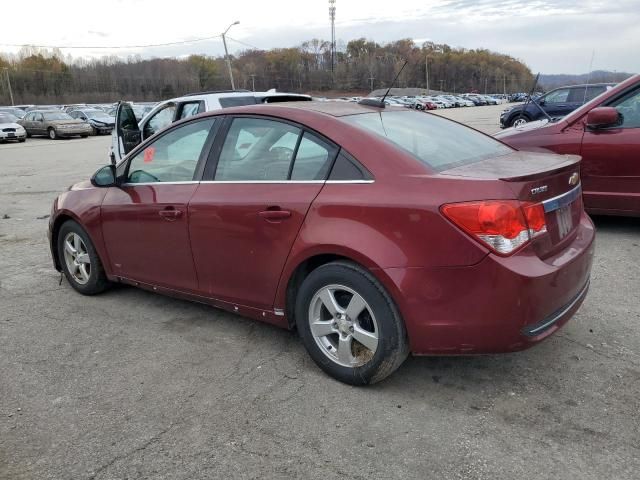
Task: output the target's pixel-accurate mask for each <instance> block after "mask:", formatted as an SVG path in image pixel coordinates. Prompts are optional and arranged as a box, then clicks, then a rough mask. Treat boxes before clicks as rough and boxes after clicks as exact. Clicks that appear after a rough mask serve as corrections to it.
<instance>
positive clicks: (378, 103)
mask: <svg viewBox="0 0 640 480" xmlns="http://www.w3.org/2000/svg"><path fill="white" fill-rule="evenodd" d="M406 66H407V60H405V61H404V64H403V65H402V67H401V68H400V71H399V72H398V73H397V75H396V77H395V78H394V79H393V82H391V85H389V88H387V91H386V92H385V94H384V96H383V97H382V99H381V100H377V99H375V98H363V99H362V100H360V101H359V102H358V103H359V104H360V105H369V106H370V107H378V108H384V107H385V105H384V99H385V98H387V95H389V92H390V91H391V88H392V87H393V86H394V85H395V84H396V80H398V77H399V76H400V74H401V73H402V70H404V67H406Z"/></svg>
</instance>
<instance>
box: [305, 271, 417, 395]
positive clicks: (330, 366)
mask: <svg viewBox="0 0 640 480" xmlns="http://www.w3.org/2000/svg"><path fill="white" fill-rule="evenodd" d="M295 317H296V325H297V327H298V331H299V333H300V337H301V338H302V341H303V343H304V346H305V348H306V349H307V351H308V352H309V355H310V356H311V358H312V359H313V360H314V361H315V363H316V364H317V365H318V366H319V367H320V368H321V369H322V370H324V371H325V372H326V373H327V374H329V375H331V376H332V377H334V378H336V379H338V380H340V381H342V382H345V383H349V384H351V385H367V384H370V383H376V382H379V381H380V380H382V379H384V378H385V377H387V376H388V375H390V374H391V373H393V372H394V371H395V370H396V369H397V368H398V367H399V366H400V365H401V364H402V362H403V361H404V360H405V359H406V358H407V355H408V353H409V346H408V341H407V334H406V331H405V328H404V323H403V322H402V319H401V318H400V314H399V313H398V311H397V308H396V307H395V305H394V303H393V301H392V299H391V298H390V297H389V295H388V294H387V292H386V291H385V290H384V288H383V287H382V285H381V284H380V283H379V282H378V281H377V280H376V279H375V278H374V277H373V275H371V274H370V273H369V272H368V271H367V270H365V269H363V268H362V267H360V266H359V265H356V264H354V263H351V262H342V261H340V262H331V263H328V264H326V265H322V266H320V267H318V268H317V269H315V270H314V271H313V272H311V273H310V274H309V276H307V278H305V280H304V281H303V282H302V285H301V286H300V289H299V291H298V295H297V298H296V310H295Z"/></svg>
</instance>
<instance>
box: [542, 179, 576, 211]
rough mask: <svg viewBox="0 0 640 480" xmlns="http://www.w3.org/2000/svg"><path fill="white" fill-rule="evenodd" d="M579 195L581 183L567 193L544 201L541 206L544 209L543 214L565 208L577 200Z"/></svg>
mask: <svg viewBox="0 0 640 480" xmlns="http://www.w3.org/2000/svg"><path fill="white" fill-rule="evenodd" d="M581 193H582V183H579V184H578V185H576V186H575V187H574V188H572V189H571V190H569V191H568V192H565V193H563V194H561V195H558V196H556V197H553V198H549V199H547V200H544V201H543V202H542V206H543V207H544V211H545V213H548V212H553V211H554V210H558V209H559V208H562V207H566V206H567V205H569V204H570V203H571V202H573V201H574V200H575V199H577V198H578V197H579V196H580V194H581Z"/></svg>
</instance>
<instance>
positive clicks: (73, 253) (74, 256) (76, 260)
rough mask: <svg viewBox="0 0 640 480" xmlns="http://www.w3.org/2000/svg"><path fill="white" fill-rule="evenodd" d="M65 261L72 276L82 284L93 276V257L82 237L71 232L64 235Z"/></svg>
mask: <svg viewBox="0 0 640 480" xmlns="http://www.w3.org/2000/svg"><path fill="white" fill-rule="evenodd" d="M63 250H64V261H65V264H66V265H67V271H68V272H69V274H70V275H71V277H72V278H73V279H74V280H75V281H76V282H78V283H79V284H80V285H85V284H86V283H87V282H88V281H89V277H90V276H91V259H90V258H89V252H88V250H87V246H86V245H85V243H84V240H82V237H81V236H80V235H78V234H77V233H75V232H69V233H68V234H67V236H65V237H64V244H63Z"/></svg>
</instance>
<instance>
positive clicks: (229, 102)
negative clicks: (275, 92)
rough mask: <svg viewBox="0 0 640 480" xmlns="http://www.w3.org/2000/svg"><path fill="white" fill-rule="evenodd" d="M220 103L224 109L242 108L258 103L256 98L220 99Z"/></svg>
mask: <svg viewBox="0 0 640 480" xmlns="http://www.w3.org/2000/svg"><path fill="white" fill-rule="evenodd" d="M218 101H219V102H220V106H221V107H222V108H229V107H241V106H243V105H255V104H256V103H258V101H257V100H256V97H220V98H219V99H218Z"/></svg>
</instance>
